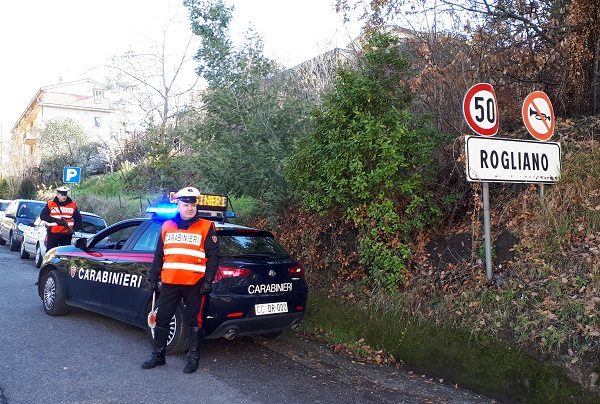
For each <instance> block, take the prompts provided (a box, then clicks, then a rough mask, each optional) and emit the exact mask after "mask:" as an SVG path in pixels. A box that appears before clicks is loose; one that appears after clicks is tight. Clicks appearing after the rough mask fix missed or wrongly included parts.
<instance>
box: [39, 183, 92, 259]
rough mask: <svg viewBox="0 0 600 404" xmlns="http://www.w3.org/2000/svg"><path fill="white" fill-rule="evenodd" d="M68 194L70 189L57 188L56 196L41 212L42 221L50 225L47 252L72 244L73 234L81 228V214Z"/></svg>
mask: <svg viewBox="0 0 600 404" xmlns="http://www.w3.org/2000/svg"><path fill="white" fill-rule="evenodd" d="M68 192H69V188H68V187H65V186H62V187H58V188H56V196H55V197H54V199H52V200H50V201H48V202H47V203H46V206H44V209H42V211H41V212H40V219H42V220H43V221H45V222H48V223H50V226H48V227H47V228H48V230H47V231H48V241H47V242H46V251H47V250H50V249H51V248H54V247H57V246H61V245H69V244H71V239H72V236H73V232H74V231H77V230H78V229H79V228H80V227H81V221H82V219H81V213H79V209H77V205H76V204H75V202H73V200H72V199H71V198H69V196H68V195H67V193H68Z"/></svg>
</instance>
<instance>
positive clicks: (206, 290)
mask: <svg viewBox="0 0 600 404" xmlns="http://www.w3.org/2000/svg"><path fill="white" fill-rule="evenodd" d="M210 292H212V282H209V281H204V283H203V284H202V288H201V289H200V294H201V295H208V294H210Z"/></svg>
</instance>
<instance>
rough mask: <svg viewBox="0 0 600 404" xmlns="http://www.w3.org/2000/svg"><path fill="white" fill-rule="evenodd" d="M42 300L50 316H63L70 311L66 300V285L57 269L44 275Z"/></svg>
mask: <svg viewBox="0 0 600 404" xmlns="http://www.w3.org/2000/svg"><path fill="white" fill-rule="evenodd" d="M43 285H44V286H43V290H42V291H43V295H42V302H43V305H44V311H45V312H46V314H48V315H50V316H62V315H65V314H67V313H68V312H69V305H68V304H67V302H66V300H65V291H64V285H63V284H62V281H61V280H60V277H59V276H58V272H57V271H50V272H48V273H47V274H46V276H45V277H44V282H43Z"/></svg>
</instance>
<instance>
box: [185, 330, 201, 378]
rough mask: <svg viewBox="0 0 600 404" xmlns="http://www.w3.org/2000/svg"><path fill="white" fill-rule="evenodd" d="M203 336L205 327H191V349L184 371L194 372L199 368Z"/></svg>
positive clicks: (189, 335) (189, 333)
mask: <svg viewBox="0 0 600 404" xmlns="http://www.w3.org/2000/svg"><path fill="white" fill-rule="evenodd" d="M202 337H204V328H198V327H190V329H189V332H188V338H189V344H190V350H189V351H188V354H187V363H186V364H185V367H184V368H183V373H194V372H195V371H196V370H198V363H199V362H200V346H201V345H202Z"/></svg>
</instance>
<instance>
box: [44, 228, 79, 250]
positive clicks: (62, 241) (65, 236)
mask: <svg viewBox="0 0 600 404" xmlns="http://www.w3.org/2000/svg"><path fill="white" fill-rule="evenodd" d="M72 239H73V236H72V235H70V234H69V233H51V232H49V233H48V241H46V251H48V250H49V249H51V248H54V247H58V246H60V245H69V244H71V240H72Z"/></svg>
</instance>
